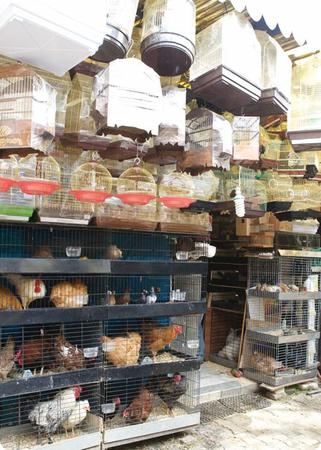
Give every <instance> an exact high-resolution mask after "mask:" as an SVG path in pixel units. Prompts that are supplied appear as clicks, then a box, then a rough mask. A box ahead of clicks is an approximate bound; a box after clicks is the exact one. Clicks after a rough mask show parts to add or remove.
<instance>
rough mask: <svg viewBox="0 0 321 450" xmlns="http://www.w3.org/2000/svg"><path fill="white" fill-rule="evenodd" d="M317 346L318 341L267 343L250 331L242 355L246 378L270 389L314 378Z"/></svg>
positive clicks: (247, 333)
mask: <svg viewBox="0 0 321 450" xmlns="http://www.w3.org/2000/svg"><path fill="white" fill-rule="evenodd" d="M289 341H290V340H289ZM317 342H318V340H317V339H311V340H306V341H302V342H295V341H294V342H288V343H280V344H278V343H272V342H266V341H264V340H261V339H260V338H258V339H257V338H256V335H255V334H253V333H252V331H251V330H247V332H246V339H245V344H244V355H243V356H244V364H243V365H244V375H245V376H246V377H248V378H250V379H252V380H255V381H258V382H261V383H262V382H263V383H266V384H268V385H271V386H282V385H284V384H288V383H295V382H299V381H304V380H306V379H311V378H314V377H315V376H316V366H317Z"/></svg>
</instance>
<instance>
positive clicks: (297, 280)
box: [243, 250, 321, 386]
mask: <svg viewBox="0 0 321 450" xmlns="http://www.w3.org/2000/svg"><path fill="white" fill-rule="evenodd" d="M320 256H321V254H320V252H313V251H300V250H279V252H278V255H276V256H272V255H270V257H264V256H257V257H251V258H249V271H248V286H249V289H248V297H247V306H248V320H247V331H246V339H245V347H244V363H243V366H244V369H245V374H246V376H247V377H248V378H251V379H254V380H256V381H259V382H263V383H265V384H267V385H271V386H282V385H286V384H290V383H295V382H299V381H303V380H306V379H310V378H313V377H315V375H316V367H317V359H318V340H319V336H320V333H319V326H320V324H319V319H320V305H321V292H320V270H321V264H320V263H321V260H320Z"/></svg>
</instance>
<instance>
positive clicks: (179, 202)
mask: <svg viewBox="0 0 321 450" xmlns="http://www.w3.org/2000/svg"><path fill="white" fill-rule="evenodd" d="M158 201H159V202H161V203H162V204H163V205H164V206H166V207H167V208H188V207H189V206H190V205H191V204H192V203H195V202H196V199H195V198H190V197H160V198H159V200H158Z"/></svg>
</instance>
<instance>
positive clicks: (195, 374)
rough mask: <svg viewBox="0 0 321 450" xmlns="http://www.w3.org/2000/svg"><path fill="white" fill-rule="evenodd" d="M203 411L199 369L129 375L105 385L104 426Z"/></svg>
mask: <svg viewBox="0 0 321 450" xmlns="http://www.w3.org/2000/svg"><path fill="white" fill-rule="evenodd" d="M197 411H199V371H197V370H193V371H189V372H176V373H170V374H163V375H155V376H152V377H143V378H126V379H124V380H117V381H109V382H105V383H103V385H102V390H101V414H102V417H103V419H104V429H105V431H106V432H107V436H108V430H110V429H117V428H123V427H126V426H130V425H135V424H139V423H143V422H157V421H160V420H164V419H173V418H176V417H180V416H184V415H186V414H190V413H193V412H197Z"/></svg>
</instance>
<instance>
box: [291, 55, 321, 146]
mask: <svg viewBox="0 0 321 450" xmlns="http://www.w3.org/2000/svg"><path fill="white" fill-rule="evenodd" d="M320 65H321V59H320V55H319V54H313V55H311V56H309V57H307V58H303V59H301V60H297V61H296V62H295V64H294V66H293V70H292V92H291V107H290V111H289V119H288V134H289V137H290V139H291V142H292V145H293V146H294V147H295V148H297V149H298V150H309V149H313V148H316V149H317V148H319V147H320V133H319V130H320V114H319V111H320V109H319V97H320V76H319V73H320ZM309 99H311V101H309Z"/></svg>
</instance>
